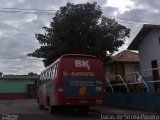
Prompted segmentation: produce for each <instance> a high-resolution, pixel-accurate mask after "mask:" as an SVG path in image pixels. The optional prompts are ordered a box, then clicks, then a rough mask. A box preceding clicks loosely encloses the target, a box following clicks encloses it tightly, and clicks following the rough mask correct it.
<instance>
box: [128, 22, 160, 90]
mask: <svg viewBox="0 0 160 120" xmlns="http://www.w3.org/2000/svg"><path fill="white" fill-rule="evenodd" d="M128 49H129V50H138V51H139V55H140V69H141V73H142V75H143V73H144V75H143V77H144V79H145V80H146V81H153V80H159V78H160V77H159V72H160V70H158V69H156V70H149V69H154V68H160V25H150V24H145V25H143V27H142V29H141V30H140V31H139V33H138V34H137V36H136V37H135V38H134V40H133V41H132V42H131V44H130V45H129V47H128ZM146 70H147V71H146ZM145 71H146V72H145ZM148 84H149V85H150V87H151V90H152V91H155V92H158V91H160V90H159V89H160V83H154V84H152V83H150V82H148Z"/></svg>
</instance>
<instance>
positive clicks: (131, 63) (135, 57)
mask: <svg viewBox="0 0 160 120" xmlns="http://www.w3.org/2000/svg"><path fill="white" fill-rule="evenodd" d="M139 68H140V67H139V54H138V53H136V52H132V51H129V50H124V51H122V52H120V53H118V54H116V55H114V56H113V57H112V60H111V61H110V62H108V63H107V65H106V74H107V75H121V76H122V77H124V75H125V73H131V72H139Z"/></svg>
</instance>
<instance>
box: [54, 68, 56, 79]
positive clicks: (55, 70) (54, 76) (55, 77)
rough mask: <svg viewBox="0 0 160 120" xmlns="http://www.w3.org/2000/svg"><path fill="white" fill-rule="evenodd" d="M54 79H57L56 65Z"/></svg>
mask: <svg viewBox="0 0 160 120" xmlns="http://www.w3.org/2000/svg"><path fill="white" fill-rule="evenodd" d="M54 78H55V79H56V78H57V65H55V76H54Z"/></svg>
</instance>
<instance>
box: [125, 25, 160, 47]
mask: <svg viewBox="0 0 160 120" xmlns="http://www.w3.org/2000/svg"><path fill="white" fill-rule="evenodd" d="M152 29H160V25H151V24H144V25H143V27H142V28H141V30H140V31H139V33H138V34H137V36H136V37H135V38H134V39H133V41H132V42H131V44H130V45H129V46H128V48H127V49H128V50H138V45H139V44H140V42H141V41H142V40H143V38H144V37H145V36H146V34H147V33H148V32H149V31H150V30H152Z"/></svg>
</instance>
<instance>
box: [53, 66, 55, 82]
mask: <svg viewBox="0 0 160 120" xmlns="http://www.w3.org/2000/svg"><path fill="white" fill-rule="evenodd" d="M52 79H55V65H54V66H53V68H52Z"/></svg>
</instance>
